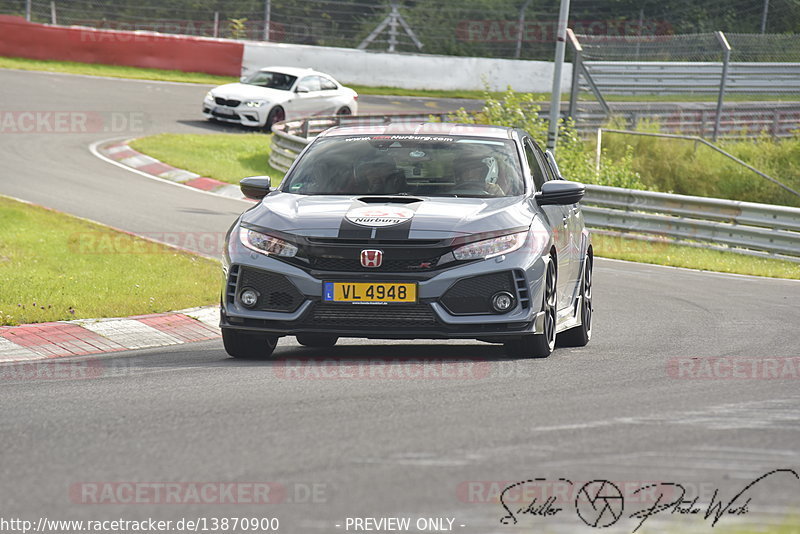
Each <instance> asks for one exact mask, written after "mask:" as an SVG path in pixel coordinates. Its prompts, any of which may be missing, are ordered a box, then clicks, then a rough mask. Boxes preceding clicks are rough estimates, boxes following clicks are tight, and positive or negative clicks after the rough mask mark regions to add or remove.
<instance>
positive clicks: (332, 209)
mask: <svg viewBox="0 0 800 534" xmlns="http://www.w3.org/2000/svg"><path fill="white" fill-rule="evenodd" d="M365 200H366V201H365ZM382 200H383V201H382ZM386 200H387V199H385V198H384V199H381V198H379V197H368V196H327V195H325V196H323V195H320V196H304V195H295V194H291V193H283V192H280V191H276V192H273V193H270V194H269V195H267V196H266V197H265V198H264V200H263V201H262V202H261V203H259V204H258V205H257V206H255V207H254V208H253V209H251V210H249V211H248V212H246V213H245V214H244V215H243V216H242V222H244V223H246V224H250V225H253V226H256V227H260V228H263V229H265V230H267V231H268V230H277V231H279V232H286V233H291V234H296V235H301V236H306V237H325V238H337V237H338V238H362V239H364V238H366V239H448V238H456V237H463V236H468V235H471V234H478V233H484V232H491V231H502V230H508V229H512V228H520V227H527V226H529V225H530V224H531V221H532V220H533V217H534V212H533V210H532V209H531V207H530V206H529V204H528V203H527V202H524V201H522V200H521V199H520V197H508V198H452V197H415V198H408V199H405V198H403V197H393V198H392V199H390V200H395V202H388V201H386ZM397 201H399V202H397Z"/></svg>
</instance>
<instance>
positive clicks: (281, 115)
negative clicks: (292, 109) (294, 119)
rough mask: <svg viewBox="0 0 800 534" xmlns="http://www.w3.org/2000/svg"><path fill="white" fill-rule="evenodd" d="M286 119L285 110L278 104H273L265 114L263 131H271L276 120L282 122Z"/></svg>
mask: <svg viewBox="0 0 800 534" xmlns="http://www.w3.org/2000/svg"><path fill="white" fill-rule="evenodd" d="M285 120H286V112H285V111H284V110H283V108H282V107H280V106H275V107H274V108H272V109H271V110H270V111H269V115H267V122H266V123H264V131H265V132H267V133H269V132H271V131H272V125H273V124H275V123H276V122H283V121H285Z"/></svg>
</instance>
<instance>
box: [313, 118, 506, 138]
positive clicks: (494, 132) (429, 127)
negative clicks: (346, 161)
mask: <svg viewBox="0 0 800 534" xmlns="http://www.w3.org/2000/svg"><path fill="white" fill-rule="evenodd" d="M512 131H513V129H512V128H507V127H505V126H488V125H483V124H455V123H450V122H426V123H419V122H394V123H391V124H381V125H372V126H337V127H334V128H331V129H329V130H326V131H324V132H323V133H321V134H320V137H339V136H342V137H343V136H352V135H448V136H458V137H491V138H495V139H510V138H511V132H512Z"/></svg>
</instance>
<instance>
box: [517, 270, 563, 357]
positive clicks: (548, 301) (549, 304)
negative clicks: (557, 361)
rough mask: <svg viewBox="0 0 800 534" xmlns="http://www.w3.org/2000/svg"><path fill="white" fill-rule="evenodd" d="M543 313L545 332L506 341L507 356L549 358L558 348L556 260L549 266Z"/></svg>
mask: <svg viewBox="0 0 800 534" xmlns="http://www.w3.org/2000/svg"><path fill="white" fill-rule="evenodd" d="M546 273H547V274H546V275H545V283H544V292H543V293H544V294H543V296H542V311H544V313H545V316H544V332H543V333H541V334H528V335H526V336H522V337H521V338H517V339H513V340H510V341H506V343H505V349H506V354H508V355H509V356H511V357H512V358H547V357H548V356H550V354H551V353H552V352H553V350H555V348H556V303H557V296H556V287H557V285H556V282H557V280H558V278H557V272H556V265H555V260H553V259H551V260H550V261H549V262H548V264H547V271H546Z"/></svg>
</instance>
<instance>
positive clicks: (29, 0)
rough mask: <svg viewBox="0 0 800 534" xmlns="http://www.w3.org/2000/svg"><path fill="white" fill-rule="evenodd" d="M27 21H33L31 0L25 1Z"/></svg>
mask: <svg viewBox="0 0 800 534" xmlns="http://www.w3.org/2000/svg"><path fill="white" fill-rule="evenodd" d="M25 20H27V21H28V22H30V21H31V0H25Z"/></svg>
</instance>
